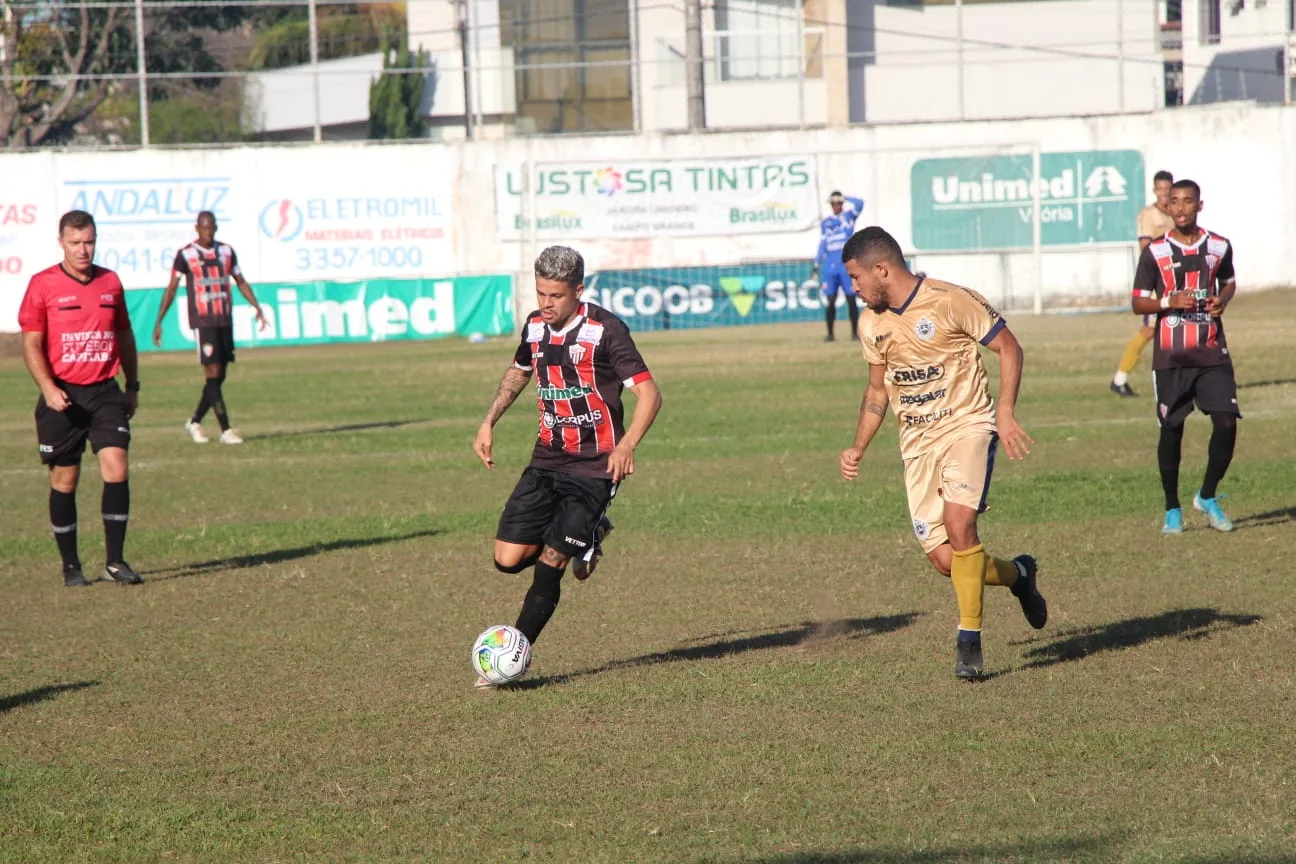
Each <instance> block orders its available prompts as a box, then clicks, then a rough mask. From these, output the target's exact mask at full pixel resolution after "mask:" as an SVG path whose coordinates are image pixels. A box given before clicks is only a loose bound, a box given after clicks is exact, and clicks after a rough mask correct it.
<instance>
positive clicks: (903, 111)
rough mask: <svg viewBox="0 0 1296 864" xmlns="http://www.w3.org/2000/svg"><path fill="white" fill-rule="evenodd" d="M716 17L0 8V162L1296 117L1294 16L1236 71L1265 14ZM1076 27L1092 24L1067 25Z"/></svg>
mask: <svg viewBox="0 0 1296 864" xmlns="http://www.w3.org/2000/svg"><path fill="white" fill-rule="evenodd" d="M697 3H698V0H458V2H455V0H408V2H406V3H346V2H341V0H256V2H245V3H241V4H240V3H223V2H216V0H91V2H84V3H70V2H61V0H54V2H51V0H0V13H2V14H0V28H2V29H0V35H2V36H3V38H2V39H0V147H8V148H10V149H13V148H23V147H32V146H40V145H63V146H96V147H103V146H114V145H119V146H138V145H154V146H156V145H172V144H175V145H179V144H186V145H192V144H215V145H221V144H230V143H235V142H243V141H257V140H260V141H285V140H303V141H323V140H355V139H365V138H394V139H418V138H432V139H439V140H451V139H459V138H477V137H500V136H513V135H537V134H566V133H640V132H662V131H676V130H684V129H688V128H690V122H691V120H690V114H689V110H688V104H689V103H688V100H689V97H690V87H689V83H690V82H689V79H690V77H693V78H695V79H696V80H697V82H698V86H700V87H702V88H704V93H703V94H702V98H703V100H704V104H705V127H706V128H708V129H739V128H770V127H801V128H804V127H807V126H811V127H813V126H824V125H841V124H843V123H862V122H868V123H884V122H907V121H913V120H970V119H996V118H1011V117H1032V116H1075V115H1078V114H1101V113H1119V112H1126V111H1144V110H1152V109H1155V108H1160V107H1164V106H1167V105H1174V104H1177V103H1179V102H1213V101H1227V100H1233V99H1242V100H1258V101H1268V102H1288V103H1290V101H1291V99H1292V94H1293V91H1294V89H1296V48H1294V47H1293V46H1296V37H1294V36H1293V35H1292V34H1291V32H1290V31H1291V28H1292V26H1293V22H1292V21H1291V20H1290V18H1291V17H1292V13H1291V12H1290V11H1289V12H1288V13H1287V18H1286V19H1285V20H1284V19H1282V18H1281V16H1270V18H1266V19H1264V20H1265V21H1276V22H1279V23H1277V24H1272V26H1271V27H1270V29H1272V30H1273V32H1272V33H1271V34H1270V35H1269V36H1265V35H1264V33H1263V32H1260V33H1257V32H1254V31H1255V26H1253V25H1254V22H1251V23H1249V24H1248V25H1247V26H1249V27H1251V30H1249V31H1248V32H1247V34H1246V40H1245V42H1244V43H1243V47H1242V48H1240V49H1236V50H1233V49H1230V44H1231V43H1230V41H1229V28H1230V27H1231V26H1233V24H1231V23H1230V22H1231V21H1232V17H1236V15H1237V14H1244V15H1246V14H1252V13H1253V12H1255V13H1256V14H1267V13H1263V10H1264V9H1265V8H1267V7H1266V6H1265V4H1256V6H1257V7H1259V9H1252V8H1250V7H1246V8H1241V7H1240V10H1239V12H1237V13H1231V16H1232V17H1230V16H1226V17H1225V18H1224V19H1223V20H1222V23H1221V21H1220V20H1217V19H1218V14H1217V12H1216V13H1212V11H1211V10H1217V9H1218V0H1216V2H1215V4H1214V5H1211V2H1210V0H1202V3H1201V5H1200V6H1199V9H1198V13H1199V14H1198V15H1197V16H1196V17H1197V18H1199V19H1200V21H1201V22H1205V23H1204V24H1203V25H1202V26H1203V27H1205V26H1206V24H1209V25H1210V26H1209V27H1206V29H1204V30H1203V32H1202V33H1200V34H1197V36H1196V38H1194V39H1191V40H1184V39H1183V38H1182V29H1181V28H1182V22H1181V21H1180V20H1178V19H1176V20H1173V21H1169V20H1161V19H1164V18H1166V17H1167V15H1169V16H1171V17H1173V16H1174V15H1177V14H1179V13H1180V12H1181V11H1182V10H1181V7H1180V6H1179V4H1166V5H1165V6H1164V7H1158V6H1157V5H1156V4H1147V3H1136V2H1128V3H1126V2H1123V0H1091V2H1089V3H1086V4H1076V3H1069V4H1068V3H1061V4H1059V3H1035V2H1030V0H1020V2H1008V3H995V4H980V3H975V2H973V0H967V8H966V9H965V8H964V2H963V0H952V2H951V0H911V2H898V0H892V2H878V3H876V4H864V5H867V6H869V9H870V10H871V11H870V13H869V17H868V18H866V19H863V20H854V19H850V18H849V17H848V18H847V20H824V19H830V18H831V17H832V16H830V15H826V14H824V12H823V11H822V10H824V9H826V8H828V7H831V6H834V5H837V6H840V7H842V9H843V10H844V9H845V7H846V6H847V5H848V4H844V3H838V4H832V3H816V4H813V5H811V4H806V3H804V2H802V0H708V2H707V3H705V4H703V5H702V7H701V29H702V31H703V35H704V38H703V39H702V47H701V50H700V52H699V53H698V54H697V56H696V57H694V55H693V54H692V53H691V52H690V51H689V49H688V46H687V45H686V44H685V41H686V40H685V37H684V28H683V24H684V6H685V5H688V4H697ZM1288 5H1292V0H1288ZM1064 6H1065V7H1067V8H1070V7H1072V6H1076V7H1079V6H1083V7H1085V8H1086V9H1088V10H1089V13H1088V14H1086V15H1085V16H1084V17H1081V18H1077V19H1076V20H1077V21H1088V22H1090V23H1088V24H1086V25H1085V26H1083V27H1079V26H1078V27H1077V28H1071V27H1070V26H1068V25H1067V22H1066V21H1061V22H1058V21H1053V22H1051V23H1050V22H1049V18H1048V16H1049V15H1050V14H1052V12H1051V9H1052V8H1054V7H1056V8H1059V9H1060V8H1062V7H1064ZM991 7H996V8H991ZM1000 7H1002V8H1000ZM1044 7H1049V11H1041V10H1042V9H1043V8H1044ZM1171 7H1173V9H1172V8H1171ZM851 8H852V9H853V8H855V7H854V6H851ZM1073 11H1074V10H1073ZM844 14H846V13H845V12H844V11H843V15H844ZM1058 14H1062V13H1058ZM1068 14H1070V13H1068ZM1212 14H1215V17H1214V18H1212V17H1211V15H1212ZM995 15H999V16H1000V18H995V17H994V16H995ZM1004 15H1009V16H1016V17H1014V18H1013V19H1012V20H1014V21H1017V22H1018V23H1017V24H1016V25H1014V26H1013V27H1004V26H1001V25H1000V23H998V22H999V21H1000V20H1001V19H1002V20H1008V19H1006V18H1003V16H1004ZM1031 15H1034V16H1035V18H1034V19H1032V18H1031V17H1030V16H1031ZM1041 16H1042V17H1041ZM1138 16H1147V20H1146V21H1145V20H1143V18H1142V17H1138ZM1032 20H1038V21H1043V22H1045V23H1047V25H1048V26H1045V25H1044V24H1040V25H1039V26H1036V25H1035V24H1032V23H1030V22H1031V21H1032ZM1021 22H1025V23H1021ZM1094 22H1096V23H1094ZM1109 22H1115V24H1111V23H1109ZM1265 26H1270V25H1268V24H1266V25H1265ZM1086 28H1087V29H1086ZM1109 30H1110V31H1111V32H1108V31H1109ZM1270 37H1272V38H1270ZM1185 41H1187V43H1188V44H1185ZM691 63H697V64H698V66H699V67H700V68H701V75H698V76H690V75H689V74H688V72H689V69H690V64H691ZM1010 85H1011V86H1010ZM1018 91H1021V92H1022V93H1026V96H1022V95H1021V94H1020V93H1019V92H1018ZM1031 93H1036V94H1037V95H1038V98H1028V97H1030V94H1031Z"/></svg>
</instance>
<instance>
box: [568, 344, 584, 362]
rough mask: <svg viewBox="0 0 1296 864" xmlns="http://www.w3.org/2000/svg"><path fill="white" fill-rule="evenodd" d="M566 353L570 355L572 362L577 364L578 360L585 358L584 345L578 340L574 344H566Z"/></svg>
mask: <svg viewBox="0 0 1296 864" xmlns="http://www.w3.org/2000/svg"><path fill="white" fill-rule="evenodd" d="M567 354H568V355H570V356H571V360H572V362H573V363H575V364H576V365H578V366H579V365H580V362H581V361H582V360H584V359H585V346H584V345H582V344H580V343H579V342H577V343H576V344H575V345H568V346H567Z"/></svg>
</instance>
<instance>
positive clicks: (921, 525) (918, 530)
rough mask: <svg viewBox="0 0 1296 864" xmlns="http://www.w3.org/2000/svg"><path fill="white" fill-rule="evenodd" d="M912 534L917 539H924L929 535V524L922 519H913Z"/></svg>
mask: <svg viewBox="0 0 1296 864" xmlns="http://www.w3.org/2000/svg"><path fill="white" fill-rule="evenodd" d="M913 529H914V536H915V537H917V538H918V539H919V540H926V539H927V538H928V537H929V536H931V526H930V525H928V524H927V523H926V522H925V521H924V520H922V519H915V520H913Z"/></svg>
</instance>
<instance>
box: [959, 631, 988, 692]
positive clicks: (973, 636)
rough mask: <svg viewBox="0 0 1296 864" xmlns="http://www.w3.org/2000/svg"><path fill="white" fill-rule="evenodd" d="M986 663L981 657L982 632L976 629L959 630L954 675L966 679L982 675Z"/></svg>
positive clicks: (974, 678)
mask: <svg viewBox="0 0 1296 864" xmlns="http://www.w3.org/2000/svg"><path fill="white" fill-rule="evenodd" d="M984 668H985V663H984V661H983V660H982V659H981V634H980V633H978V632H976V631H974V630H959V634H958V643H957V645H956V647H955V660H954V676H955V677H956V678H962V679H963V680H964V681H975V680H976V679H977V678H980V677H981V670H982V669H984Z"/></svg>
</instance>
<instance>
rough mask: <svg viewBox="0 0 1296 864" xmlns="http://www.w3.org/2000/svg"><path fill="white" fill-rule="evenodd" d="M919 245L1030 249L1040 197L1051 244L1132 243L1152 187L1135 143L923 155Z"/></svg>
mask: <svg viewBox="0 0 1296 864" xmlns="http://www.w3.org/2000/svg"><path fill="white" fill-rule="evenodd" d="M909 176H910V194H911V198H912V202H911V203H912V213H913V242H914V247H915V248H917V249H920V250H929V251H962V250H974V249H1029V248H1030V247H1031V246H1032V245H1033V243H1034V224H1035V218H1034V217H1035V206H1034V205H1035V197H1036V193H1037V192H1038V196H1039V202H1040V213H1039V220H1040V242H1041V243H1042V244H1044V245H1046V246H1074V245H1083V244H1088V243H1128V242H1131V241H1132V240H1133V238H1134V232H1135V222H1136V221H1137V219H1138V211H1139V210H1140V209H1141V208H1142V207H1143V202H1144V197H1145V195H1146V194H1147V192H1146V189H1145V184H1144V167H1143V154H1142V153H1140V152H1138V151H1137V150H1093V151H1084V152H1067V153H1041V154H1040V176H1039V180H1038V182H1033V179H1034V169H1033V166H1032V159H1031V156H1030V155H1012V156H983V157H961V158H953V159H920V160H918V161H917V162H915V163H914V165H913V168H912V169H911V171H910V175H909Z"/></svg>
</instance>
